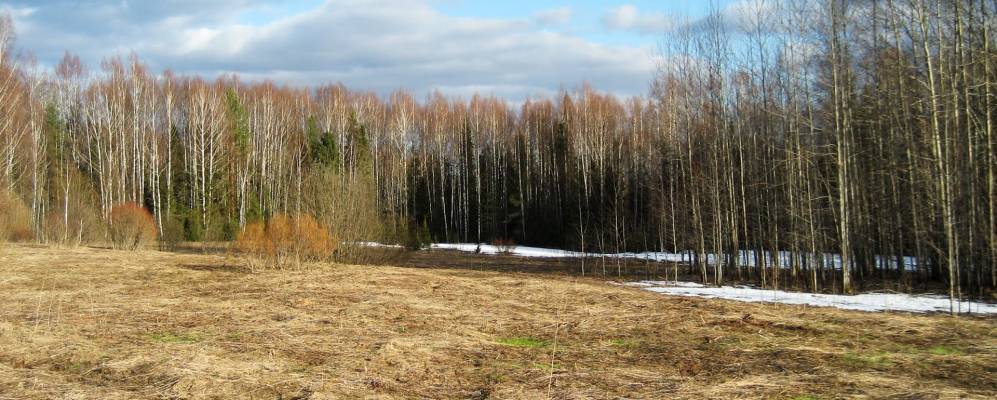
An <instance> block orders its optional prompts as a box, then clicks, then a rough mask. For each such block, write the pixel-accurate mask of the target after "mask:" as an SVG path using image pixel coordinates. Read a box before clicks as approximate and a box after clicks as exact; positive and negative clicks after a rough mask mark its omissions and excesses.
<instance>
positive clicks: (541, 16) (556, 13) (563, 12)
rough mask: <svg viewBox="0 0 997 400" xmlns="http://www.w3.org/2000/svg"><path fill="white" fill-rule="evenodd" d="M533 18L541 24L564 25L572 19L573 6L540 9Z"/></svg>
mask: <svg viewBox="0 0 997 400" xmlns="http://www.w3.org/2000/svg"><path fill="white" fill-rule="evenodd" d="M533 20H534V21H535V22H536V23H537V24H539V25H564V24H566V23H568V21H570V20H571V7H560V8H553V9H550V10H543V11H538V12H536V13H534V14H533Z"/></svg>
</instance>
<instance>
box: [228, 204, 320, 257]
mask: <svg viewBox="0 0 997 400" xmlns="http://www.w3.org/2000/svg"><path fill="white" fill-rule="evenodd" d="M337 243H338V240H337V239H336V238H334V237H333V236H332V235H330V234H329V231H328V230H327V229H326V228H324V227H323V226H321V225H320V224H319V223H318V222H317V221H315V218H312V217H311V216H309V215H307V214H299V215H294V216H288V215H283V214H277V215H274V216H273V217H271V218H270V219H269V220H267V221H266V222H254V223H250V224H247V225H246V227H245V228H244V229H243V230H242V232H240V233H239V236H238V238H236V242H235V248H236V249H237V250H239V251H240V252H241V254H242V255H244V256H245V262H246V264H247V265H248V266H249V268H250V269H253V270H258V269H264V268H270V269H283V268H287V267H298V266H300V265H301V262H303V261H320V260H325V259H328V258H329V256H331V255H332V252H333V251H334V250H336V244H337Z"/></svg>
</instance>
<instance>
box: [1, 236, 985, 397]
mask: <svg viewBox="0 0 997 400" xmlns="http://www.w3.org/2000/svg"><path fill="white" fill-rule="evenodd" d="M422 257H425V256H422ZM439 257H447V255H446V254H440V255H439ZM0 304H2V307H0V399H34V398H38V399H48V398H52V399H145V398H149V399H188V398H191V399H202V398H208V399H229V398H252V399H284V400H287V399H309V398H310V399H336V398H370V399H394V398H446V399H451V398H452V399H543V398H555V399H604V398H610V399H615V398H628V399H637V398H646V399H658V398H680V399H681V398H689V399H701V398H711V399H735V398H773V399H836V398H894V399H935V398H942V399H947V398H979V399H987V398H994V397H995V396H997V319H994V318H992V317H991V318H982V317H960V318H951V317H948V316H944V315H911V314H901V313H862V312H849V311H842V310H836V309H825V308H814V307H803V306H788V305H772V304H749V303H738V302H732V301H724V300H706V299H693V298H679V297H668V296H663V295H660V294H655V293H650V292H645V291H641V290H639V289H634V288H629V287H621V286H617V285H614V284H612V283H609V282H606V281H605V279H604V278H603V279H598V278H577V277H570V276H565V275H560V274H533V273H524V272H496V271H479V270H467V269H463V270H462V269H455V268H448V269H435V268H402V267H391V266H355V265H318V264H316V265H307V266H305V267H303V268H301V269H298V270H285V271H264V272H252V273H251V272H249V271H248V270H247V269H246V268H245V267H243V263H242V261H241V260H240V259H238V258H235V257H226V256H223V255H198V254H178V253H164V252H156V251H139V252H127V251H114V250H105V249H95V248H79V249H57V248H49V247H41V246H29V245H13V244H10V245H6V246H4V247H3V248H2V249H0Z"/></svg>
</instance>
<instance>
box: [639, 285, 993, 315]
mask: <svg viewBox="0 0 997 400" xmlns="http://www.w3.org/2000/svg"><path fill="white" fill-rule="evenodd" d="M627 285H629V286H636V287H640V288H642V289H644V290H649V291H652V292H658V293H663V294H669V295H674V296H689V297H705V298H715V299H728V300H737V301H746V302H769V303H783V304H806V305H811V306H818V307H836V308H841V309H845V310H860V311H908V312H946V313H947V312H949V299H948V297H942V296H932V295H910V294H902V293H863V294H858V295H854V296H848V295H838V294H813V293H797V292H785V291H781V290H767V289H756V288H751V287H747V286H723V287H708V286H704V285H701V284H698V283H692V282H665V281H643V282H632V283H628V284H627ZM955 306H956V309H957V311H960V312H963V313H977V314H997V304H987V303H979V302H971V301H964V302H961V303H958V304H956V305H955Z"/></svg>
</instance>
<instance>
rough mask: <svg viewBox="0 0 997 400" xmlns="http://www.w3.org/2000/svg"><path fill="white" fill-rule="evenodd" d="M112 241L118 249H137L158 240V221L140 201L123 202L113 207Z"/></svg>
mask: <svg viewBox="0 0 997 400" xmlns="http://www.w3.org/2000/svg"><path fill="white" fill-rule="evenodd" d="M110 234H111V243H112V244H113V245H114V247H115V248H117V249H128V250H135V249H137V248H139V247H140V246H144V245H146V244H148V243H151V242H152V241H155V240H156V221H155V220H154V219H153V218H152V213H150V212H149V210H146V209H145V207H142V205H141V204H138V203H121V204H118V205H116V206H114V207H113V208H111V226H110Z"/></svg>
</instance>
